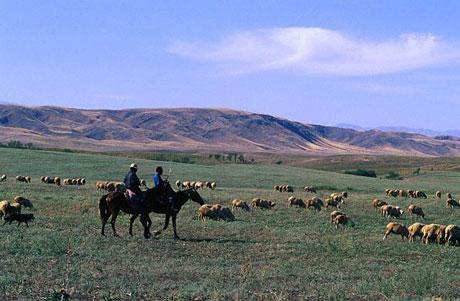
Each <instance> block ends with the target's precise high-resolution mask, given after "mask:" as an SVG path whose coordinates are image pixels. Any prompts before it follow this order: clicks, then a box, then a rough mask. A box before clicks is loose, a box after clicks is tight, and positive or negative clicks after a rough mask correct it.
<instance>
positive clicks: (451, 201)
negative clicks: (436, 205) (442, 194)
mask: <svg viewBox="0 0 460 301" xmlns="http://www.w3.org/2000/svg"><path fill="white" fill-rule="evenodd" d="M446 204H447V207H449V208H454V207H460V204H459V203H458V202H457V201H456V200H454V199H448V200H447V201H446Z"/></svg>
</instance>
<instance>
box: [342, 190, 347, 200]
mask: <svg viewBox="0 0 460 301" xmlns="http://www.w3.org/2000/svg"><path fill="white" fill-rule="evenodd" d="M342 198H344V199H346V198H348V192H346V191H343V192H342Z"/></svg>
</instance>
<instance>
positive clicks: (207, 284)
mask: <svg viewBox="0 0 460 301" xmlns="http://www.w3.org/2000/svg"><path fill="white" fill-rule="evenodd" d="M132 160H133V159H127V158H123V157H112V156H105V155H94V154H77V153H64V152H49V151H37V150H14V149H0V174H3V173H6V174H7V175H9V176H10V178H9V179H8V180H7V182H3V183H0V199H11V198H12V197H13V196H15V195H23V196H26V197H29V198H30V199H32V200H33V201H34V205H35V208H34V209H32V210H31V212H33V213H34V214H35V215H36V220H35V222H34V223H33V224H32V225H31V227H30V228H25V227H19V228H18V227H16V226H4V227H0V237H1V239H0V300H46V299H48V300H51V298H52V296H53V293H54V292H56V291H59V290H60V289H61V288H65V289H66V291H67V292H69V294H70V296H71V299H72V300H93V299H94V300H155V299H159V300H190V299H194V298H196V299H197V300H199V299H200V298H202V299H203V300H207V299H211V300H346V299H348V300H423V299H425V300H430V299H432V298H435V297H436V298H441V299H445V300H454V299H459V298H460V290H459V287H460V273H459V270H460V248H458V247H448V246H439V245H434V244H430V245H428V246H425V245H422V244H420V243H419V242H415V243H412V244H409V243H407V242H402V241H401V239H400V238H399V237H395V236H390V238H389V239H388V240H386V241H382V236H383V232H384V228H385V225H386V223H387V222H388V221H387V220H386V219H384V218H382V217H380V216H379V215H378V214H377V213H376V212H375V211H374V209H372V208H371V206H370V201H371V199H372V198H374V197H380V198H382V199H386V197H384V195H383V190H384V189H385V188H393V187H394V188H404V189H420V190H424V191H426V192H427V193H428V194H429V198H428V199H427V200H394V199H392V200H388V201H389V202H391V203H395V204H399V205H402V206H404V207H406V206H407V205H408V204H409V203H410V202H411V201H412V202H413V203H415V204H417V205H420V206H422V207H423V208H424V210H425V213H426V214H427V218H426V222H437V223H445V224H448V223H456V224H460V210H452V209H448V208H446V207H445V204H444V198H443V201H438V200H435V199H434V198H433V194H434V192H435V191H436V190H438V189H439V190H442V191H444V192H447V191H450V192H453V193H454V194H456V195H458V194H460V191H459V190H460V187H459V186H458V183H459V182H460V173H458V172H455V171H449V170H437V169H433V171H431V170H429V169H428V170H426V171H424V172H423V173H421V175H419V176H416V177H409V178H406V179H405V180H404V181H391V180H383V179H379V178H377V179H374V178H365V177H357V176H351V175H344V174H341V173H335V172H332V171H320V170H312V169H307V168H296V167H290V166H284V165H261V164H256V165H242V164H241V165H240V164H224V165H207V166H204V165H197V164H181V163H172V162H156V161H152V160H140V159H139V160H137V163H138V164H139V165H140V171H139V173H140V176H141V177H142V178H146V179H147V180H148V182H150V183H151V175H150V174H151V172H152V171H153V170H154V167H155V166H156V165H158V164H161V165H163V166H164V167H165V169H166V170H168V169H169V168H171V170H172V176H171V180H173V181H174V180H176V179H202V180H215V181H217V183H218V188H217V189H216V190H215V191H208V190H205V191H203V192H202V196H203V198H205V199H206V201H207V202H209V203H217V202H218V203H221V204H227V205H228V204H229V202H230V201H231V199H232V198H237V197H238V198H242V199H245V200H250V199H251V198H253V197H256V196H257V197H264V198H268V199H272V200H275V201H276V202H277V203H278V206H277V207H276V208H275V209H274V210H271V211H260V210H254V211H252V212H249V213H245V212H240V211H237V212H236V213H235V215H236V218H237V221H235V222H232V223H226V222H216V221H208V222H206V223H205V224H202V223H200V222H199V221H198V219H197V215H196V209H197V208H198V205H197V204H196V203H192V202H191V203H188V204H187V205H186V206H185V207H184V208H183V210H182V211H181V212H180V215H179V218H178V232H179V235H180V236H181V237H182V238H183V240H180V241H174V240H173V239H172V230H171V229H169V230H167V231H165V232H163V234H161V235H160V236H157V237H155V238H153V239H150V240H144V239H143V238H142V231H141V227H140V224H136V225H135V230H134V233H135V236H134V237H130V236H128V233H127V226H128V216H126V215H124V216H121V217H120V218H119V220H118V230H119V233H120V234H121V237H118V238H116V237H112V236H107V237H102V236H100V234H99V232H100V221H99V218H98V212H97V201H98V199H99V197H100V194H98V193H97V192H96V191H95V189H94V185H93V183H94V181H96V180H103V179H107V180H118V179H121V178H122V177H123V175H124V173H125V172H126V168H127V166H128V165H129V163H131V161H132ZM414 167H417V166H414ZM19 174H22V175H31V176H32V177H33V178H32V183H31V184H19V183H15V182H14V180H13V179H12V178H13V176H14V175H19ZM42 175H50V176H51V175H52V176H61V177H86V178H87V179H88V182H89V184H88V185H87V186H83V187H56V186H48V185H45V184H42V183H40V181H39V177H40V176H42ZM283 183H288V184H291V185H293V186H295V187H296V188H297V192H296V193H294V195H297V196H299V197H302V198H307V195H306V194H304V193H303V192H300V190H299V188H300V187H303V186H304V185H307V184H308V185H314V186H316V187H318V188H320V189H321V190H320V191H319V193H318V195H319V196H320V197H322V196H324V195H327V194H329V193H330V192H332V191H342V190H348V191H349V192H350V197H349V201H348V203H347V205H345V206H344V208H343V211H345V212H346V213H347V214H348V215H349V216H350V217H351V218H352V219H353V221H354V222H355V223H356V226H355V227H354V228H351V227H347V228H344V229H335V228H334V227H332V226H331V225H330V224H329V220H328V218H329V213H330V210H322V211H321V212H313V211H308V210H301V209H295V208H287V207H286V205H285V204H286V199H287V197H288V196H289V195H290V194H284V193H278V192H274V191H272V187H273V185H274V184H283ZM152 218H153V222H154V227H157V226H158V227H159V226H160V225H161V224H162V222H163V217H162V216H156V215H152ZM414 220H415V219H413V218H409V217H407V216H406V217H405V218H404V219H403V220H402V222H403V223H405V224H410V223H412V222H413V221H414ZM108 230H109V231H108V233H111V232H110V229H108Z"/></svg>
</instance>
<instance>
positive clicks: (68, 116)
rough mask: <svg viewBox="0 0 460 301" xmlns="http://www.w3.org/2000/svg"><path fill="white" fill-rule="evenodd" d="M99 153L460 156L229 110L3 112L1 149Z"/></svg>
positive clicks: (420, 144)
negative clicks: (22, 146)
mask: <svg viewBox="0 0 460 301" xmlns="http://www.w3.org/2000/svg"><path fill="white" fill-rule="evenodd" d="M10 140H19V141H21V142H31V143H33V144H35V145H38V146H41V147H54V148H72V149H82V150H92V151H118V150H131V149H132V150H174V151H208V152H209V151H226V152H229V151H232V152H233V151H234V152H276V153H305V154H325V155H326V154H361V153H365V154H394V155H419V156H456V155H460V141H458V139H452V137H448V136H447V137H434V138H433V137H428V136H424V135H420V134H412V133H401V132H382V131H378V130H367V131H358V130H353V129H344V128H339V127H328V126H321V125H311V124H303V123H300V122H294V121H290V120H286V119H282V118H277V117H273V116H269V115H264V114H256V113H249V112H242V111H235V110H229V109H194V108H183V109H127V110H81V109H72V108H60V107H23V106H15V105H0V142H7V141H10Z"/></svg>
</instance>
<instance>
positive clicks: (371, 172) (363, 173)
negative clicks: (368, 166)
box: [345, 169, 377, 178]
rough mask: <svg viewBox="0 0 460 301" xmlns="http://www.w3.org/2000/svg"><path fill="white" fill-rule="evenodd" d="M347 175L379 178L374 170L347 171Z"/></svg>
mask: <svg viewBox="0 0 460 301" xmlns="http://www.w3.org/2000/svg"><path fill="white" fill-rule="evenodd" d="M345 174H347V175H354V176H362V177H370V178H377V174H376V173H375V171H374V170H365V169H356V170H346V171H345Z"/></svg>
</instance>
